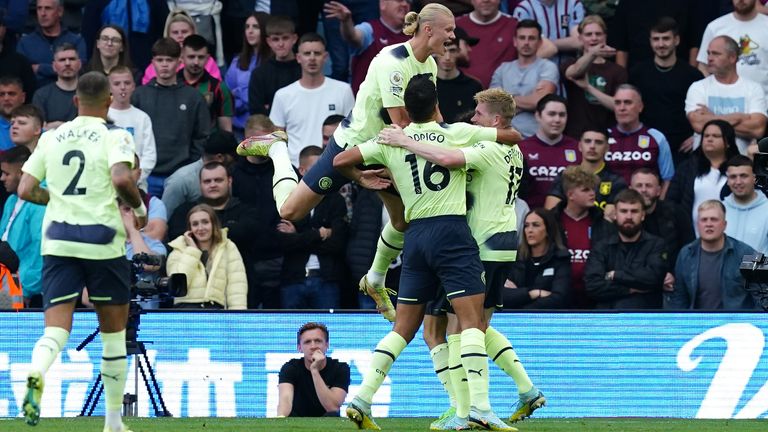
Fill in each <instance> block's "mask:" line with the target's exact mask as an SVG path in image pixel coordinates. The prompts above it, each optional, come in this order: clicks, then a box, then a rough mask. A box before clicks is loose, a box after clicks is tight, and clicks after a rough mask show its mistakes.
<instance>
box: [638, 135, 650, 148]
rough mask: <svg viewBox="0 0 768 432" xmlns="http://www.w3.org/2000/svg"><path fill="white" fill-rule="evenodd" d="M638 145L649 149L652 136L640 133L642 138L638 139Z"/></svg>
mask: <svg viewBox="0 0 768 432" xmlns="http://www.w3.org/2000/svg"><path fill="white" fill-rule="evenodd" d="M637 146H638V147H640V148H641V149H647V148H648V147H650V146H651V137H649V136H648V135H640V138H638V139H637Z"/></svg>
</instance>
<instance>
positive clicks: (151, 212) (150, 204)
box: [131, 153, 168, 255]
mask: <svg viewBox="0 0 768 432" xmlns="http://www.w3.org/2000/svg"><path fill="white" fill-rule="evenodd" d="M142 171H143V170H142V168H141V162H140V161H139V156H138V155H137V154H135V153H134V161H133V169H132V170H131V177H132V178H133V182H134V183H136V184H137V185H138V184H139V179H140V178H141V173H142ZM139 194H140V195H141V200H142V201H144V205H145V206H146V207H147V223H146V225H145V226H144V227H140V229H141V234H142V236H144V237H149V238H151V239H153V240H156V241H162V240H164V239H165V235H166V233H167V232H168V211H167V210H166V208H165V204H163V201H162V200H161V199H160V198H158V197H156V196H152V195H149V194H148V193H146V192H144V190H143V189H139ZM163 255H165V254H163Z"/></svg>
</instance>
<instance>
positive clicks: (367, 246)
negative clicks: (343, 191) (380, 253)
mask: <svg viewBox="0 0 768 432" xmlns="http://www.w3.org/2000/svg"><path fill="white" fill-rule="evenodd" d="M355 191H356V192H355V195H356V197H355V200H354V202H355V204H354V206H353V209H352V220H351V221H350V224H349V242H348V243H347V265H348V266H349V272H350V277H351V278H352V279H353V280H355V281H357V280H359V279H360V278H362V277H363V275H365V274H366V273H367V272H368V269H369V268H370V267H371V263H372V262H373V255H374V254H375V253H376V243H377V242H378V241H379V235H380V234H381V228H382V226H381V211H382V207H383V205H384V204H383V203H382V202H381V199H379V197H378V195H376V192H373V191H370V190H368V189H363V188H360V187H357V186H355Z"/></svg>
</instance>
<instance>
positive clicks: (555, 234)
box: [504, 207, 571, 309]
mask: <svg viewBox="0 0 768 432" xmlns="http://www.w3.org/2000/svg"><path fill="white" fill-rule="evenodd" d="M570 283H571V254H570V253H569V252H568V249H567V248H566V247H565V244H564V243H563V239H562V236H561V233H560V227H559V226H558V224H557V220H556V219H555V217H554V216H553V215H552V213H550V212H549V211H547V210H544V209H543V208H541V207H539V208H537V209H534V210H531V211H529V212H528V214H527V215H526V216H525V222H524V227H523V238H522V241H521V242H520V249H519V250H518V253H517V261H516V262H515V264H514V267H513V268H512V272H511V273H510V275H509V279H507V281H506V283H505V284H504V288H505V289H504V308H506V309H562V308H567V307H569V305H570V302H569V300H568V296H569V294H570V293H569V291H570V288H569V285H570Z"/></svg>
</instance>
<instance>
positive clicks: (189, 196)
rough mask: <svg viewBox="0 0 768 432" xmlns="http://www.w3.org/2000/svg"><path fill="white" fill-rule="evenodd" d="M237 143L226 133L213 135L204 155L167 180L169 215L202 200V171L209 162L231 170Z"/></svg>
mask: <svg viewBox="0 0 768 432" xmlns="http://www.w3.org/2000/svg"><path fill="white" fill-rule="evenodd" d="M236 146H237V141H235V139H234V136H233V135H232V134H230V133H227V132H225V131H219V132H214V133H212V134H211V135H210V136H209V137H208V138H207V139H206V140H205V144H204V145H203V155H202V157H201V158H200V159H198V160H196V161H194V162H192V163H191V164H188V165H184V166H183V167H181V168H179V169H177V170H176V171H175V172H174V173H173V174H171V176H170V177H168V178H167V179H165V189H164V190H163V204H165V208H166V209H167V210H168V214H171V215H172V214H173V212H174V210H176V208H177V207H178V206H179V205H181V204H182V203H184V202H195V201H197V200H199V199H200V170H201V169H203V166H204V165H205V164H207V163H209V162H220V163H222V164H223V165H224V166H225V167H227V168H229V166H230V165H232V162H234V160H235V154H236V153H235V147H236Z"/></svg>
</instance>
